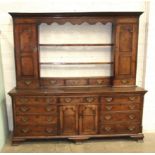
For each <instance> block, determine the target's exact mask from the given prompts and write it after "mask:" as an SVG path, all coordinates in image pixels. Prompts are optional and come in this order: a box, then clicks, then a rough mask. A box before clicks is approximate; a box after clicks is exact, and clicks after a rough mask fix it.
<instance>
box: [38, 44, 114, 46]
mask: <svg viewBox="0 0 155 155" xmlns="http://www.w3.org/2000/svg"><path fill="white" fill-rule="evenodd" d="M113 45H114V44H39V46H113Z"/></svg>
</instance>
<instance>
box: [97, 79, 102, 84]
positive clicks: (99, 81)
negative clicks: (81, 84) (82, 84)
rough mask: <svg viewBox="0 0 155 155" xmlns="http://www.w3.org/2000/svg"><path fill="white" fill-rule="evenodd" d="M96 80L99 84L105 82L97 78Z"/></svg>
mask: <svg viewBox="0 0 155 155" xmlns="http://www.w3.org/2000/svg"><path fill="white" fill-rule="evenodd" d="M96 82H97V84H103V83H104V81H103V80H97V81H96Z"/></svg>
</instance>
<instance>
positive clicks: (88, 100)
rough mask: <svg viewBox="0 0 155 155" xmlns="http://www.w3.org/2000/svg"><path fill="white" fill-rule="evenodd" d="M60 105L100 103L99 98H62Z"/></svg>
mask: <svg viewBox="0 0 155 155" xmlns="http://www.w3.org/2000/svg"><path fill="white" fill-rule="evenodd" d="M60 103H92V104H95V103H98V97H96V96H85V97H78V96H77V97H70V96H68V97H60Z"/></svg>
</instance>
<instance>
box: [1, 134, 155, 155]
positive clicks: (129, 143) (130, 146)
mask: <svg viewBox="0 0 155 155" xmlns="http://www.w3.org/2000/svg"><path fill="white" fill-rule="evenodd" d="M144 135H145V138H144V141H139V142H137V141H134V140H132V139H130V138H129V139H128V138H127V139H123V138H115V139H109V138H106V139H95V140H87V141H84V142H82V143H80V144H75V143H73V142H71V141H68V140H39V141H28V142H24V143H22V144H20V145H19V146H11V142H10V140H8V143H7V144H6V145H5V146H4V148H3V150H2V152H3V153H11V152H12V153H13V152H14V153H15V152H18V153H38V152H40V153H44V152H45V153H46V152H47V153H48V152H49V153H50V152H55V153H56V152H58V153H59V152H80V153H83V152H88V153H91V152H92V153H93V152H94V153H95V152H104V153H110V152H111V153H113V152H117V153H119V152H121V153H123V152H124V153H134V152H155V133H144Z"/></svg>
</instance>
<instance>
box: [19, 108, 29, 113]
mask: <svg viewBox="0 0 155 155" xmlns="http://www.w3.org/2000/svg"><path fill="white" fill-rule="evenodd" d="M20 110H21V111H22V112H26V111H29V108H28V107H20Z"/></svg>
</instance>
